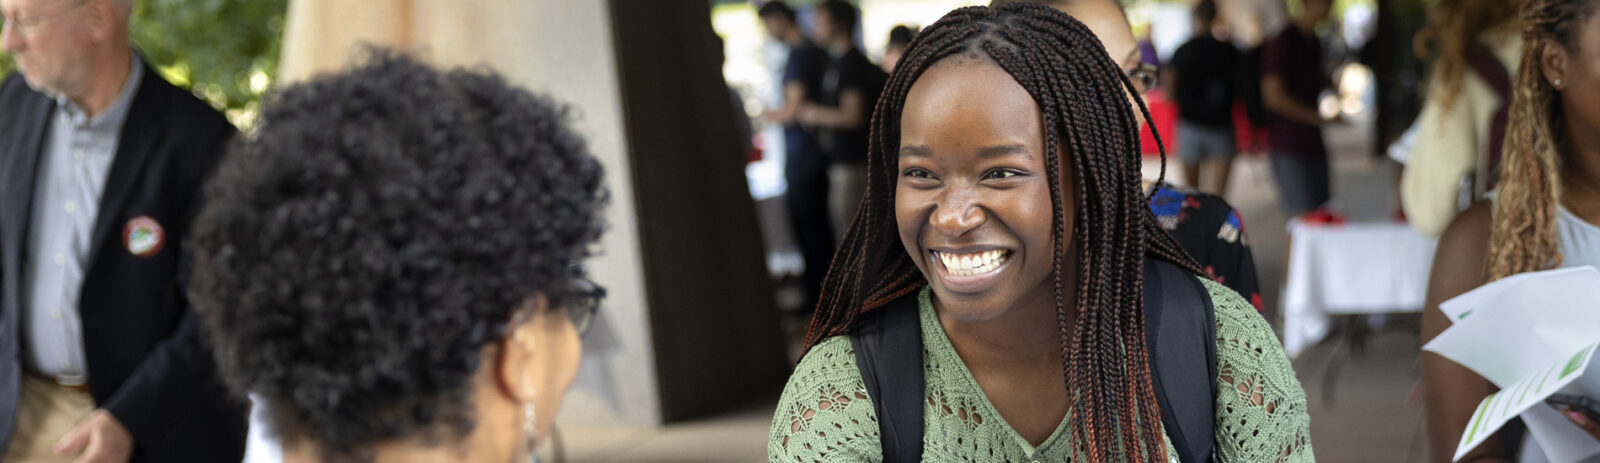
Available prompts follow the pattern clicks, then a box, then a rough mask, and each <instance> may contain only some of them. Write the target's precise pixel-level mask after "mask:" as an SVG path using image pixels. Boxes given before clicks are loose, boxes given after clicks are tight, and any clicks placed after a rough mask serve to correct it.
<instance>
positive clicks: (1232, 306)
mask: <svg viewBox="0 0 1600 463" xmlns="http://www.w3.org/2000/svg"><path fill="white" fill-rule="evenodd" d="M1195 278H1196V279H1199V280H1200V282H1201V283H1202V284H1204V285H1205V287H1206V293H1207V295H1209V296H1210V297H1211V310H1212V312H1213V313H1214V314H1216V318H1217V325H1218V327H1217V336H1219V337H1220V336H1222V335H1223V330H1224V325H1227V328H1228V331H1229V333H1228V334H1230V335H1234V336H1239V335H1251V336H1249V337H1253V338H1258V337H1265V338H1274V339H1276V338H1275V336H1276V335H1274V334H1273V333H1272V326H1271V325H1268V324H1267V319H1266V318H1263V317H1262V316H1261V313H1260V312H1258V311H1256V306H1255V305H1253V304H1251V303H1250V301H1247V300H1245V298H1244V296H1241V295H1239V293H1238V292H1236V291H1234V290H1233V289H1232V288H1229V287H1227V286H1223V285H1222V283H1217V282H1216V281H1214V280H1212V279H1210V278H1203V277H1199V276H1196V277H1195ZM1225 322H1226V323H1225ZM1263 331H1264V332H1263Z"/></svg>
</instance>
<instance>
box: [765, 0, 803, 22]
mask: <svg viewBox="0 0 1600 463" xmlns="http://www.w3.org/2000/svg"><path fill="white" fill-rule="evenodd" d="M756 14H757V16H759V17H760V18H761V19H774V18H776V19H781V20H784V21H787V22H788V23H789V24H794V23H795V22H796V19H795V13H794V8H791V7H789V4H788V3H784V1H783V0H767V2H766V3H762V4H761V9H760V10H757V13H756Z"/></svg>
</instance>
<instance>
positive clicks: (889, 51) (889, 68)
mask: <svg viewBox="0 0 1600 463" xmlns="http://www.w3.org/2000/svg"><path fill="white" fill-rule="evenodd" d="M916 36H917V31H916V30H915V29H912V28H911V26H907V25H905V24H899V25H896V26H894V28H893V29H889V43H888V44H885V45H884V46H883V63H880V65H879V66H880V67H882V68H883V72H884V73H885V74H893V73H894V65H895V63H898V62H900V55H903V54H905V52H906V47H908V46H910V45H911V39H912V38H914V37H916ZM874 103H876V102H874Z"/></svg>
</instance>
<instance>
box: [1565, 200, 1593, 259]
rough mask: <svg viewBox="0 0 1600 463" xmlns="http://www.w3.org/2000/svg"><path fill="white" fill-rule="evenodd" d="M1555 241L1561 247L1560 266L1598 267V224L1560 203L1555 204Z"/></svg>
mask: <svg viewBox="0 0 1600 463" xmlns="http://www.w3.org/2000/svg"><path fill="white" fill-rule="evenodd" d="M1556 243H1557V245H1558V246H1560V247H1561V268H1567V267H1581V266H1585V265H1589V266H1593V267H1595V268H1600V226H1596V225H1595V224H1592V223H1589V222H1585V221H1583V219H1582V218H1579V217H1578V216H1577V215H1576V214H1573V213H1572V211H1569V210H1567V208H1565V207H1561V206H1560V205H1557V206H1556Z"/></svg>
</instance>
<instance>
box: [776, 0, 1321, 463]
mask: <svg viewBox="0 0 1600 463" xmlns="http://www.w3.org/2000/svg"><path fill="white" fill-rule="evenodd" d="M1132 88H1133V82H1131V81H1130V80H1129V79H1128V78H1127V77H1126V75H1125V74H1124V73H1123V72H1122V71H1121V69H1120V68H1119V67H1118V66H1117V65H1116V63H1114V62H1112V60H1111V58H1109V56H1108V55H1107V54H1106V52H1105V49H1104V48H1103V47H1101V44H1100V42H1099V41H1098V40H1097V39H1096V38H1095V36H1094V35H1093V34H1092V33H1091V32H1090V31H1089V29H1087V28H1086V27H1084V25H1083V24H1082V23H1080V22H1078V21H1077V20H1075V19H1073V18H1071V17H1069V16H1067V15H1066V14H1064V13H1061V12H1059V11H1056V10H1054V9H1050V8H1048V7H1044V6H1039V5H1027V4H1009V5H1003V6H1000V7H997V8H986V7H971V8H963V9H959V10H956V11H953V12H951V13H950V14H948V15H946V16H945V17H944V18H943V19H941V20H939V22H937V23H935V24H934V25H932V26H930V27H928V28H927V29H926V30H924V31H923V33H922V34H920V35H918V36H917V38H916V39H914V40H913V41H912V43H911V45H910V47H909V49H908V50H907V51H906V54H905V56H904V57H903V58H902V60H901V61H900V63H899V65H898V66H897V67H896V68H895V73H894V75H893V76H891V77H890V80H889V83H888V86H887V87H886V88H885V89H884V94H883V97H882V98H881V99H880V100H879V101H878V104H877V107H876V111H875V113H874V116H873V123H872V140H871V147H870V149H869V160H868V162H869V174H868V191H867V196H866V199H865V200H864V201H863V202H862V207H861V209H860V212H859V213H858V215H857V216H856V220H855V221H854V222H853V223H852V224H851V226H850V230H849V233H848V234H847V235H846V237H845V242H844V245H843V247H842V248H841V249H840V250H839V253H838V255H837V256H836V258H835V259H834V265H833V267H832V268H831V269H830V271H829V272H828V278H827V280H826V283H825V284H824V289H823V299H822V302H821V304H820V306H819V307H818V310H817V314H816V317H815V319H814V320H813V323H812V326H811V331H810V333H809V334H808V336H807V346H808V352H807V354H806V355H805V357H804V358H803V359H802V360H801V361H800V364H799V365H798V366H797V367H796V370H795V373H794V375H793V377H792V378H791V379H790V381H789V384H788V386H787V387H786V389H785V391H784V395H783V398H782V399H781V400H780V403H779V408H778V411H777V414H776V416H775V417H774V420H773V428H772V434H771V441H770V443H769V446H768V454H769V457H770V458H771V460H773V461H802V462H819V461H829V462H836V461H884V460H885V459H886V458H887V457H886V455H885V446H884V445H883V444H882V443H881V442H880V439H882V438H883V437H884V435H883V434H881V433H880V429H879V423H878V419H879V418H880V417H879V416H877V411H876V410H875V408H874V404H873V400H876V399H882V398H880V397H872V396H871V395H870V394H869V393H868V387H867V385H866V383H865V382H864V380H863V375H862V373H861V369H860V368H859V367H858V365H857V363H856V355H857V353H856V352H855V351H854V349H853V348H852V339H851V334H852V332H854V331H855V330H856V329H857V328H858V327H859V325H860V324H861V323H863V320H865V319H866V318H867V317H864V316H863V315H864V314H866V315H873V314H871V313H870V312H872V311H875V310H888V309H893V308H894V307H897V306H901V305H903V304H906V303H910V305H912V306H914V307H915V309H916V312H917V313H916V315H915V316H916V317H917V318H916V319H915V321H911V319H906V320H905V321H904V323H907V324H919V325H920V329H921V331H920V339H921V351H922V366H923V368H922V369H921V370H922V374H923V379H924V380H925V383H926V386H925V388H923V392H924V394H923V396H924V397H923V399H924V400H922V401H921V403H922V404H923V405H924V406H925V413H924V414H922V416H923V417H924V420H925V425H924V426H923V428H922V429H923V431H922V434H921V436H922V438H921V442H922V448H921V457H922V458H923V459H924V461H1093V462H1101V461H1169V459H1168V458H1169V456H1172V457H1173V460H1171V461H1176V454H1175V452H1174V447H1173V445H1172V442H1170V441H1169V439H1168V438H1167V436H1168V433H1167V432H1166V431H1169V430H1170V428H1171V427H1173V426H1174V425H1175V424H1174V423H1166V422H1164V420H1163V413H1162V410H1161V407H1162V405H1160V404H1159V403H1158V400H1157V395H1156V393H1155V392H1153V391H1154V383H1155V381H1154V380H1153V379H1152V372H1153V370H1154V369H1155V364H1154V362H1152V360H1151V358H1152V357H1151V355H1150V351H1149V350H1148V349H1147V345H1146V340H1147V338H1146V332H1145V331H1146V326H1145V310H1144V304H1145V303H1146V301H1144V300H1143V294H1144V292H1143V285H1144V279H1143V275H1144V273H1143V271H1144V269H1145V266H1146V264H1147V260H1149V259H1154V260H1158V261H1164V262H1166V263H1167V264H1162V265H1176V266H1178V267H1181V268H1183V269H1185V270H1187V271H1188V272H1189V273H1190V274H1189V275H1187V277H1188V278H1195V279H1197V280H1199V277H1198V275H1203V273H1202V272H1201V271H1200V270H1199V269H1198V268H1197V266H1196V265H1195V264H1194V262H1193V261H1192V260H1191V259H1190V258H1189V257H1188V255H1187V254H1185V253H1184V252H1183V251H1182V250H1181V249H1179V247H1178V245H1177V244H1176V243H1175V242H1174V240H1173V238H1172V237H1171V236H1170V235H1168V234H1166V233H1165V232H1163V231H1162V230H1161V229H1160V227H1159V225H1158V224H1157V223H1156V220H1155V217H1154V215H1153V214H1152V213H1151V212H1150V209H1149V207H1148V205H1147V200H1148V198H1147V197H1146V196H1145V193H1144V191H1143V189H1142V186H1141V181H1140V176H1139V172H1140V169H1139V157H1138V156H1136V155H1135V153H1136V150H1137V149H1138V148H1139V134H1138V132H1137V126H1138V122H1139V116H1140V114H1139V112H1145V111H1144V110H1143V103H1142V102H1138V105H1137V106H1134V105H1129V104H1128V99H1127V98H1128V97H1127V95H1128V94H1129V93H1130V89H1132ZM1134 93H1136V92H1134ZM1136 101H1137V100H1136ZM1135 108H1138V109H1135ZM1136 111H1138V112H1136ZM1203 288H1205V291H1204V293H1206V294H1204V296H1205V297H1209V298H1210V303H1211V304H1210V307H1213V308H1214V310H1215V314H1214V315H1215V321H1216V331H1215V345H1216V371H1217V374H1216V378H1215V382H1216V385H1217V387H1216V390H1217V391H1218V392H1217V393H1216V394H1215V396H1214V399H1215V400H1214V404H1204V405H1214V410H1215V414H1216V417H1215V422H1216V423H1217V425H1216V427H1215V436H1214V441H1215V447H1214V448H1215V451H1216V453H1217V455H1218V456H1219V457H1221V459H1222V460H1223V461H1251V462H1255V461H1310V460H1311V459H1312V453H1311V444H1310V440H1309V437H1310V434H1309V419H1308V418H1307V416H1306V412H1305V398H1304V393H1303V392H1302V391H1301V389H1300V386H1299V383H1298V382H1296V380H1295V378H1294V374H1293V371H1292V370H1291V369H1290V367H1289V364H1288V361H1287V359H1286V358H1285V357H1284V355H1283V353H1282V350H1281V349H1280V348H1279V347H1278V345H1277V343H1276V340H1275V339H1274V338H1273V335H1272V332H1271V330H1270V329H1269V328H1268V326H1267V325H1266V322H1265V321H1264V320H1262V319H1261V317H1260V316H1258V315H1256V314H1255V310H1254V309H1253V308H1252V307H1251V305H1250V304H1249V303H1248V302H1245V301H1244V300H1243V299H1242V298H1240V297H1239V296H1238V295H1237V294H1234V293H1233V292H1232V291H1229V290H1228V289H1226V288H1224V287H1222V286H1221V285H1218V284H1216V283H1214V282H1211V281H1209V280H1205V281H1204V286H1203ZM1162 294H1164V293H1162ZM1151 302H1153V303H1163V302H1167V301H1151ZM1190 308H1192V307H1179V306H1178V304H1174V305H1173V306H1172V307H1169V308H1167V309H1166V310H1180V309H1190ZM882 320H886V323H887V320H895V319H891V318H882ZM1196 355H1198V354H1196ZM1196 361H1201V362H1203V361H1205V359H1204V358H1196ZM1192 387H1195V388H1206V389H1205V391H1207V393H1208V394H1209V391H1210V390H1211V389H1210V388H1211V385H1207V384H1203V383H1202V384H1193V385H1192ZM885 394H887V393H885ZM1204 397H1205V396H1204V395H1202V398H1204Z"/></svg>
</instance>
